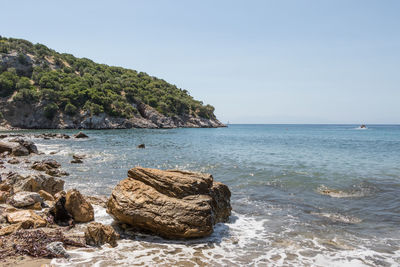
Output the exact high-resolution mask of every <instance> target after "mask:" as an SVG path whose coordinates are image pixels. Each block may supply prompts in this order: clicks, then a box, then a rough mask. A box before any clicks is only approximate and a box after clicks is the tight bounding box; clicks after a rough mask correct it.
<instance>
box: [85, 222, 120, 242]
mask: <svg viewBox="0 0 400 267" xmlns="http://www.w3.org/2000/svg"><path fill="white" fill-rule="evenodd" d="M118 239H119V235H118V234H117V233H116V232H115V230H114V228H112V227H111V226H110V225H103V224H101V223H98V222H92V223H90V224H88V226H87V227H86V230H85V240H86V244H87V245H89V246H96V247H97V246H101V245H103V244H105V243H108V244H110V245H111V246H112V247H116V246H117V240H118Z"/></svg>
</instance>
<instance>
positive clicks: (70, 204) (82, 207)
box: [65, 189, 94, 222]
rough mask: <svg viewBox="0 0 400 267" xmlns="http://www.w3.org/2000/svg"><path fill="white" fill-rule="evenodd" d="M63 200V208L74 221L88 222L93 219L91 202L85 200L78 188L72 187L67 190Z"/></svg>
mask: <svg viewBox="0 0 400 267" xmlns="http://www.w3.org/2000/svg"><path fill="white" fill-rule="evenodd" d="M65 200H66V201H65V208H66V209H67V211H68V212H69V213H70V214H71V215H72V217H73V218H74V220H75V221H76V222H90V221H93V220H94V209H93V206H92V204H90V203H89V202H88V201H86V199H85V198H84V197H83V196H82V194H81V193H80V192H79V191H78V190H76V189H73V190H70V191H68V192H67V195H66V196H65Z"/></svg>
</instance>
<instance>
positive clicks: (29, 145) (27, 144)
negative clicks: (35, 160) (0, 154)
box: [10, 138, 39, 154]
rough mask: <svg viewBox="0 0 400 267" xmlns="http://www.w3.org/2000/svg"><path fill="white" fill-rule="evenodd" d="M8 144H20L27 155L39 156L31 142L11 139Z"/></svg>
mask: <svg viewBox="0 0 400 267" xmlns="http://www.w3.org/2000/svg"><path fill="white" fill-rule="evenodd" d="M10 142H15V143H18V144H20V145H21V146H23V147H25V148H26V149H27V150H28V152H29V153H34V154H39V152H38V149H37V147H36V145H35V143H33V142H32V141H28V140H25V139H22V138H14V139H11V140H10Z"/></svg>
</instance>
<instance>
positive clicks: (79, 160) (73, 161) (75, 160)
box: [71, 159, 83, 164]
mask: <svg viewBox="0 0 400 267" xmlns="http://www.w3.org/2000/svg"><path fill="white" fill-rule="evenodd" d="M71 163H75V164H77V163H83V161H82V160H81V159H73V160H71Z"/></svg>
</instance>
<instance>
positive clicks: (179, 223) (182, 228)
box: [107, 167, 231, 238]
mask: <svg viewBox="0 0 400 267" xmlns="http://www.w3.org/2000/svg"><path fill="white" fill-rule="evenodd" d="M230 195H231V194H230V191H229V188H228V187H227V186H226V185H224V184H222V183H214V181H213V177H212V176H211V175H210V174H201V173H194V172H185V171H178V170H171V171H162V170H156V169H146V168H140V167H137V168H133V169H131V170H129V171H128V178H126V179H125V180H122V181H121V182H120V183H119V184H118V185H117V186H116V187H115V188H114V190H113V191H112V194H111V197H110V198H109V200H108V202H107V212H108V213H109V214H110V215H112V216H113V217H114V218H115V219H116V220H117V221H120V222H122V223H126V224H129V225H132V226H134V227H137V228H141V229H145V230H150V231H152V232H154V233H156V234H158V235H160V236H163V237H166V238H193V237H202V236H207V235H210V234H211V233H212V232H213V226H214V224H216V223H218V222H225V221H227V220H228V218H229V216H230V213H231V205H230Z"/></svg>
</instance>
